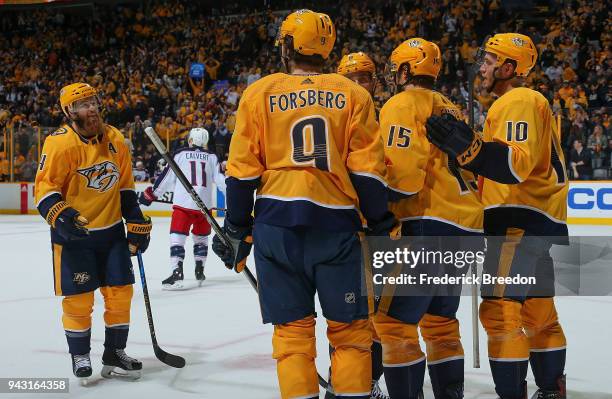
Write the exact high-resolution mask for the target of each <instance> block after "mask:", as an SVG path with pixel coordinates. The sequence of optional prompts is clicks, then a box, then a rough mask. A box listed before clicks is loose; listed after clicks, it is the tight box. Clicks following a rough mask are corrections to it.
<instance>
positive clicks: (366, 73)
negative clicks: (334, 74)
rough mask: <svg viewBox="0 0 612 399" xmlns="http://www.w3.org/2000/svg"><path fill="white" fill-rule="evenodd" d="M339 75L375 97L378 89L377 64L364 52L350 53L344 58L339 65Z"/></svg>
mask: <svg viewBox="0 0 612 399" xmlns="http://www.w3.org/2000/svg"><path fill="white" fill-rule="evenodd" d="M338 73H339V74H340V75H342V76H346V77H347V78H349V79H350V80H352V81H353V82H355V83H357V84H358V85H360V86H361V87H363V88H364V89H366V90H367V91H368V93H370V95H371V96H373V95H374V90H375V89H376V83H377V79H376V64H374V61H372V59H371V58H370V57H368V55H367V54H365V53H364V52H361V51H359V52H357V53H350V54H347V55H345V56H344V57H342V59H341V60H340V63H339V64H338Z"/></svg>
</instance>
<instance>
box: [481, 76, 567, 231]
mask: <svg viewBox="0 0 612 399" xmlns="http://www.w3.org/2000/svg"><path fill="white" fill-rule="evenodd" d="M483 133H484V140H485V141H498V142H501V143H503V144H505V145H507V146H508V147H509V148H510V151H509V152H508V159H500V160H499V162H507V164H508V167H509V168H510V171H511V173H512V174H513V175H514V177H515V178H516V179H517V180H518V181H519V182H520V183H518V184H502V183H498V182H495V181H493V180H489V179H486V178H485V179H484V182H483V187H482V201H483V204H484V207H485V210H486V211H490V210H493V209H496V208H508V207H510V208H521V209H524V210H529V211H532V212H536V213H539V214H541V215H544V216H546V217H547V218H548V219H549V220H551V221H552V222H554V223H557V224H563V225H564V224H565V221H566V219H567V191H568V179H567V174H566V170H565V161H564V156H563V151H562V149H561V145H560V137H559V130H558V127H557V124H556V121H555V118H554V116H553V114H552V111H551V109H550V106H549V104H548V100H547V99H546V98H545V97H544V96H543V95H542V94H540V93H539V92H537V91H535V90H531V89H528V88H523V87H521V88H515V89H512V90H510V91H509V92H507V93H506V94H504V95H502V96H501V97H500V98H498V99H497V100H496V101H495V102H494V103H493V105H492V106H491V108H490V109H489V112H488V114H487V119H486V121H485V126H484V131H483Z"/></svg>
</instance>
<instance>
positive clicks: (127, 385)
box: [0, 216, 612, 399]
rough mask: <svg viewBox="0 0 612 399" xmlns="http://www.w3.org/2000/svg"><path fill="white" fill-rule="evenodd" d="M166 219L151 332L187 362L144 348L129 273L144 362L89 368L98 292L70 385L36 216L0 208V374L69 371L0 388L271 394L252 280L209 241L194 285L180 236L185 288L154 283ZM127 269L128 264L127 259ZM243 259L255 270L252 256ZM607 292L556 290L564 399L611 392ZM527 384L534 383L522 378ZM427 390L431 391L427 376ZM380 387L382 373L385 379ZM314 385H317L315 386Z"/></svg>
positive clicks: (157, 238) (474, 374) (589, 229)
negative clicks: (26, 385)
mask: <svg viewBox="0 0 612 399" xmlns="http://www.w3.org/2000/svg"><path fill="white" fill-rule="evenodd" d="M169 222H170V219H169V218H154V228H153V234H152V240H151V245H150V247H149V250H148V251H147V252H146V253H145V254H144V262H145V267H146V273H147V280H148V283H149V293H150V296H151V302H152V306H153V315H154V318H155V326H156V330H157V337H158V340H159V343H160V345H161V346H162V348H164V349H165V350H167V351H168V352H171V353H175V354H178V355H180V356H183V357H185V358H186V360H187V366H186V367H185V368H183V369H173V368H170V367H168V366H166V365H164V364H162V363H160V362H159V361H158V360H157V359H156V358H155V356H154V355H153V351H152V347H151V341H150V336H149V330H148V325H147V321H146V315H145V308H144V301H143V298H142V291H141V286H140V282H139V280H138V278H137V284H136V285H135V297H134V300H133V304H132V321H131V327H130V337H129V340H128V347H127V350H126V352H127V353H128V354H129V355H131V356H133V357H136V358H139V359H140V360H142V361H143V363H144V366H143V368H144V370H143V377H142V378H141V379H140V380H138V381H136V382H128V381H118V380H105V379H103V378H102V377H100V376H99V372H100V369H101V360H100V358H101V355H102V351H103V347H102V344H103V340H104V323H103V320H102V311H103V303H102V298H101V295H100V294H99V293H97V294H96V304H95V310H94V315H93V328H92V330H93V331H92V363H93V366H94V378H93V383H92V384H91V385H90V386H88V387H81V386H79V385H78V383H77V381H76V379H75V378H73V377H72V370H71V362H70V356H69V355H68V353H67V345H66V339H65V337H64V331H63V329H62V326H61V298H59V297H55V296H54V295H53V280H52V266H51V248H50V243H49V229H48V227H47V225H46V224H45V223H44V221H43V219H42V218H41V217H39V216H0V256H1V257H2V267H1V269H0V277H1V278H0V316H1V320H2V322H1V326H2V327H1V329H0V331H1V334H2V339H1V340H0V377H70V378H71V379H70V383H71V385H70V394H47V395H44V394H36V395H30V396H28V395H27V394H19V395H17V394H15V395H13V394H6V395H3V394H0V397H18V398H26V397H34V398H43V397H53V398H62V397H66V398H135V397H140V398H147V399H154V398H172V399H175V398H196V397H197V398H253V399H272V398H279V397H280V396H279V394H278V387H277V380H276V372H275V362H274V360H273V359H272V357H271V352H272V345H271V336H272V327H271V326H269V325H263V324H262V323H261V318H260V312H259V305H258V301H257V296H256V293H255V291H254V290H253V289H252V288H251V286H250V285H249V284H248V282H247V280H246V279H245V278H244V276H242V275H237V274H235V273H234V272H231V271H228V270H227V269H225V267H223V265H222V264H221V263H220V261H219V259H218V258H217V257H216V256H215V255H214V254H213V253H212V250H211V251H210V252H209V253H210V256H209V258H208V261H207V264H206V277H207V280H206V281H205V283H204V285H203V286H202V287H200V288H197V287H196V282H195V280H194V277H193V256H192V251H191V241H188V247H187V258H186V260H185V278H186V279H187V282H188V283H190V284H192V285H193V287H194V288H193V289H189V290H186V291H175V292H168V291H162V290H161V280H162V279H164V278H166V277H167V276H168V275H169V274H170V269H169V266H168V257H169V249H168V231H169ZM571 232H572V234H582V235H607V236H609V235H612V227H603V226H572V228H571ZM133 263H134V269H135V272H136V274H138V272H137V269H138V266H137V263H136V260H135V258H134V262H133ZM250 265H251V266H250V267H251V268H252V269H253V271H254V266H253V262H250ZM611 306H612V298H611V297H562V298H558V299H557V307H558V310H559V315H560V319H561V323H562V325H563V328H564V330H565V334H566V336H567V339H568V345H569V346H568V353H567V369H566V371H567V376H568V383H567V385H568V398H572V399H573V398H589V399H599V398H612V378H611V375H610V358H611V356H612V345H611V344H610V338H609V337H610V334H611V331H612V316H611V314H612V313H611ZM458 318H459V320H460V322H462V336H463V345H464V347H465V352H466V370H465V373H466V383H465V387H466V394H465V397H466V398H469V399H474V398H478V399H493V398H496V395H495V394H494V391H493V385H492V380H491V377H490V374H489V367H488V361H487V357H486V355H487V353H486V336H485V334H484V331H482V328H481V332H480V346H481V364H482V368H480V369H474V368H472V338H471V337H472V335H471V311H470V300H469V297H463V299H462V303H461V307H460V311H459V315H458ZM317 337H318V338H319V340H318V351H319V358H318V360H317V365H318V369H319V372H320V374H321V375H323V376H327V368H328V365H329V360H328V356H327V340H326V338H325V323H324V322H322V320H320V323H319V325H318V328H317ZM529 381H530V384H529V392H530V394H531V393H533V392H534V391H535V386H534V385H533V379H532V378H531V377H530V379H529ZM425 384H426V394H425V397H426V398H433V395H432V394H431V389H430V386H429V381H426V383H425ZM383 386H384V383H383ZM322 396H323V395H321V397H322Z"/></svg>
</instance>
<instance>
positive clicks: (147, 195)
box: [138, 187, 157, 206]
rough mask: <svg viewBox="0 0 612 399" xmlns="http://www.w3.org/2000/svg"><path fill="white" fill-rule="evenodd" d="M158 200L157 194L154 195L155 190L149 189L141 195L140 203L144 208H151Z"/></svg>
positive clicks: (139, 197)
mask: <svg viewBox="0 0 612 399" xmlns="http://www.w3.org/2000/svg"><path fill="white" fill-rule="evenodd" d="M155 200H157V197H156V196H155V194H153V188H152V187H147V188H146V190H144V191H143V192H142V193H140V195H139V196H138V202H140V203H141V204H143V205H144V206H149V205H151V203H152V202H153V201H155Z"/></svg>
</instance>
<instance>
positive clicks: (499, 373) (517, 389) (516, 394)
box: [489, 360, 529, 399]
mask: <svg viewBox="0 0 612 399" xmlns="http://www.w3.org/2000/svg"><path fill="white" fill-rule="evenodd" d="M489 364H490V365H491V373H492V374H493V382H494V383H495V392H497V394H498V395H499V396H500V398H501V399H524V398H525V386H526V385H527V382H526V381H525V378H527V368H528V364H529V362H528V361H527V360H521V361H510V362H498V361H495V360H489Z"/></svg>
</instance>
